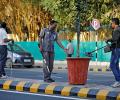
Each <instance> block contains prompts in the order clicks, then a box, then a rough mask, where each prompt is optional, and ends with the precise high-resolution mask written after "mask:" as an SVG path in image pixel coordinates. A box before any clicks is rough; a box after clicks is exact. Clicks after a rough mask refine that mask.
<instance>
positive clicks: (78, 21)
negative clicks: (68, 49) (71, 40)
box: [77, 11, 80, 57]
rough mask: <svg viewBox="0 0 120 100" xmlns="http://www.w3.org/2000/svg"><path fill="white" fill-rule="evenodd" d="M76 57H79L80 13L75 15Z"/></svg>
mask: <svg viewBox="0 0 120 100" xmlns="http://www.w3.org/2000/svg"><path fill="white" fill-rule="evenodd" d="M77 57H80V11H78V14H77Z"/></svg>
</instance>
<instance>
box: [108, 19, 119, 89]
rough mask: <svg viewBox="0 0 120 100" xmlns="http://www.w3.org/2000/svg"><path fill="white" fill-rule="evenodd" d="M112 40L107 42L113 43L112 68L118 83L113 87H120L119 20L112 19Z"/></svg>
mask: <svg viewBox="0 0 120 100" xmlns="http://www.w3.org/2000/svg"><path fill="white" fill-rule="evenodd" d="M112 28H113V29H114V30H113V33H112V39H109V40H107V42H111V43H112V46H111V50H112V54H111V61H110V67H111V70H112V72H113V74H114V76H115V79H116V82H115V83H114V84H113V85H112V87H118V86H120V69H119V59H120V27H119V19H118V18H113V19H112Z"/></svg>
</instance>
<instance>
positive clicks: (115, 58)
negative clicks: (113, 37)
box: [110, 48, 120, 82]
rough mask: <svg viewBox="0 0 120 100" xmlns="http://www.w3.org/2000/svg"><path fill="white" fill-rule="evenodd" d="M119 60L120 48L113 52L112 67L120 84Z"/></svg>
mask: <svg viewBox="0 0 120 100" xmlns="http://www.w3.org/2000/svg"><path fill="white" fill-rule="evenodd" d="M119 59H120V48H116V49H113V50H112V55H111V62H110V67H111V70H112V72H113V74H114V76H115V79H116V81H118V82H120V69H119Z"/></svg>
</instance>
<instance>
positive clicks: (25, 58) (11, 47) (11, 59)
mask: <svg viewBox="0 0 120 100" xmlns="http://www.w3.org/2000/svg"><path fill="white" fill-rule="evenodd" d="M7 48H8V56H7V61H6V67H11V66H13V65H14V66H22V67H23V66H25V67H32V66H33V65H34V58H33V57H32V55H31V53H29V52H27V51H25V50H24V49H22V48H21V47H20V46H18V45H17V44H11V43H9V44H8V46H7Z"/></svg>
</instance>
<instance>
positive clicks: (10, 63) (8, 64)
mask: <svg viewBox="0 0 120 100" xmlns="http://www.w3.org/2000/svg"><path fill="white" fill-rule="evenodd" d="M12 65H13V63H12V59H7V61H6V67H7V68H11V67H12Z"/></svg>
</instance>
